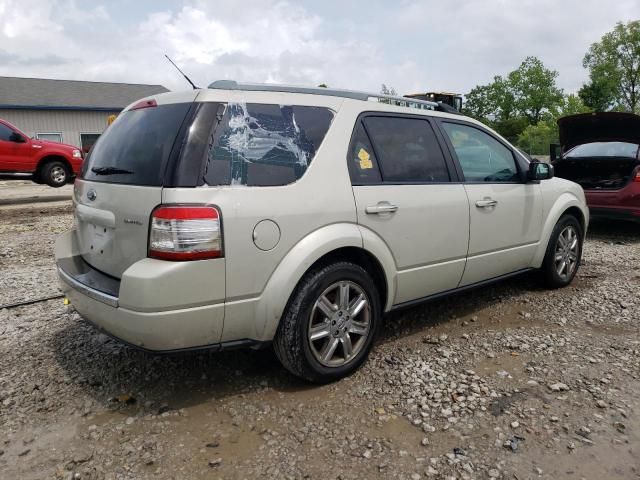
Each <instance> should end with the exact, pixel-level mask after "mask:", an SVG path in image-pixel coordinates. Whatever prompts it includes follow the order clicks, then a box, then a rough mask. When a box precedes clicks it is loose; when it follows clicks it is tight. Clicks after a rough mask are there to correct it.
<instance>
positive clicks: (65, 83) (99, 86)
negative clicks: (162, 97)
mask: <svg viewBox="0 0 640 480" xmlns="http://www.w3.org/2000/svg"><path fill="white" fill-rule="evenodd" d="M167 91H168V90H167V89H166V88H165V87H163V86H162V85H141V84H131V83H107V82H84V81H77V80H50V79H44V78H19V77H0V118H2V119H3V120H6V121H8V122H9V123H12V124H13V125H15V126H16V127H18V128H19V129H20V130H22V131H23V132H24V133H26V134H27V135H29V136H32V137H35V138H39V139H42V140H52V141H56V142H63V143H68V144H71V145H76V146H78V147H80V148H82V150H84V151H85V153H86V152H88V151H89V148H91V145H93V144H94V142H95V141H96V140H97V138H98V137H99V136H100V134H101V133H102V132H103V131H104V129H105V128H106V127H107V118H108V117H109V115H113V114H118V113H119V112H120V111H122V109H123V108H124V107H126V106H127V105H129V104H130V103H131V102H133V101H134V100H137V99H139V98H142V97H146V96H149V95H154V94H157V93H163V92H167Z"/></svg>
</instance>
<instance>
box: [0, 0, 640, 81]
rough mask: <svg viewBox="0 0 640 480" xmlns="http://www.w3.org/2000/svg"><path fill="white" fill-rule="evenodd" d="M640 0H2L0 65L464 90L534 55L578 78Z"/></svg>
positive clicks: (77, 73)
mask: <svg viewBox="0 0 640 480" xmlns="http://www.w3.org/2000/svg"><path fill="white" fill-rule="evenodd" d="M639 18H640V1H639V0H615V1H604V0H563V1H558V0H536V1H533V0H518V1H513V0H422V1H418V0H405V1H381V0H357V1H355V0H354V1H349V0H322V1H312V0H309V1H302V2H287V1H271V0H261V1H258V0H242V1H237V0H235V1H234V0H231V1H213V0H212V1H184V2H179V1H166V0H156V1H147V0H113V1H110V2H106V1H105V2H88V1H80V0H78V1H75V0H67V1H52V0H0V75H3V76H24V77H41V78H62V79H78V80H97V81H117V82H132V83H154V84H162V85H164V86H166V87H168V88H170V89H172V90H175V89H183V88H185V87H187V88H188V85H187V84H186V82H184V80H183V79H182V78H181V77H180V76H179V75H178V74H177V72H176V71H175V70H174V69H173V67H171V66H170V65H169V64H168V63H167V62H166V60H165V59H164V58H163V54H164V53H167V54H168V55H169V56H171V57H172V58H173V59H174V61H175V62H176V63H178V64H179V65H180V66H181V67H182V68H183V69H184V70H185V71H186V72H187V73H188V74H189V75H190V76H191V77H192V79H193V80H194V81H195V82H196V83H197V84H198V85H200V86H203V85H207V84H208V83H209V82H211V81H212V80H215V79H221V78H232V79H236V80H242V81H257V82H278V83H293V84H302V85H317V84H319V83H327V84H328V85H329V86H331V87H339V88H349V89H361V90H371V91H379V89H380V84H381V83H385V84H387V85H389V86H393V87H394V88H395V89H396V90H397V91H398V92H399V93H402V94H404V93H412V92H418V91H427V90H449V91H451V90H453V91H457V92H461V93H466V92H468V91H469V90H470V89H471V88H472V87H474V86H475V85H477V84H481V83H487V82H488V81H490V80H491V79H492V78H493V76H494V75H497V74H505V73H507V72H509V71H510V70H513V69H515V68H516V67H517V66H518V65H519V63H520V62H521V61H522V60H523V59H524V58H525V57H526V56H528V55H535V56H538V57H539V58H540V59H541V60H542V61H543V62H544V63H545V65H547V66H548V67H551V68H553V69H555V70H558V72H559V73H560V76H559V79H558V83H559V85H560V87H562V88H564V89H565V91H567V92H575V91H576V90H577V89H578V88H580V86H581V84H582V83H583V82H584V81H585V80H586V78H587V74H586V72H585V70H584V69H583V68H582V58H583V56H584V53H585V52H586V50H587V49H588V47H589V45H590V44H591V43H593V42H594V41H597V40H598V39H599V38H600V37H601V36H602V35H603V34H604V33H605V32H607V31H609V30H611V29H612V28H613V26H614V25H615V23H616V22H617V21H625V22H626V21H629V20H635V19H639Z"/></svg>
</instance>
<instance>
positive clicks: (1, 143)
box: [0, 122, 33, 172]
mask: <svg viewBox="0 0 640 480" xmlns="http://www.w3.org/2000/svg"><path fill="white" fill-rule="evenodd" d="M18 138H21V139H23V140H24V141H21V142H18V141H16V139H18ZM30 157H31V147H30V145H29V141H28V140H27V139H26V138H25V137H24V136H23V135H22V134H20V133H18V132H16V131H15V130H13V129H12V128H10V127H9V126H8V125H5V124H4V123H1V122H0V171H6V172H28V171H31V170H33V166H32V165H31V163H32V162H30Z"/></svg>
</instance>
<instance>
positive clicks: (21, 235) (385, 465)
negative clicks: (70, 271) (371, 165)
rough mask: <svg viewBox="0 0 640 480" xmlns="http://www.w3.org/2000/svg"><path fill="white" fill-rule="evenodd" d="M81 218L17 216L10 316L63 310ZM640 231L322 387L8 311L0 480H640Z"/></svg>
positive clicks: (32, 211) (599, 241) (530, 279)
mask: <svg viewBox="0 0 640 480" xmlns="http://www.w3.org/2000/svg"><path fill="white" fill-rule="evenodd" d="M71 225H72V217H71V214H70V207H69V205H68V204H66V203H61V204H51V205H30V206H24V205H22V206H19V207H13V208H7V207H3V208H1V209H0V272H1V276H0V292H1V295H0V304H7V303H12V302H16V301H20V300H25V299H30V298H35V297H44V296H48V295H53V294H55V293H57V286H56V281H55V273H54V268H53V264H52V247H53V242H54V239H55V237H56V235H58V234H59V233H60V232H62V231H65V230H67V229H69V228H70V227H71ZM638 265H640V228H639V227H638V226H634V225H627V224H621V223H610V222H607V223H599V224H594V225H592V226H591V230H590V234H589V238H588V241H587V243H586V245H585V252H584V264H583V265H582V267H581V269H580V271H579V274H578V277H577V278H576V280H575V281H574V283H573V285H572V286H570V287H568V288H566V289H563V290H557V291H547V290H543V289H541V288H540V287H538V286H537V283H536V279H535V277H534V276H524V277H520V278H517V279H515V280H510V281H508V282H503V283H500V284H497V285H495V286H492V287H487V288H483V289H480V290H476V291H474V292H472V293H465V294H461V295H456V296H453V297H451V298H448V299H444V300H439V301H434V302H432V303H429V304H427V305H424V306H420V307H417V308H413V309H411V310H406V311H404V312H398V313H394V314H392V315H390V316H389V317H388V318H387V322H386V325H385V329H384V332H383V334H382V335H381V337H380V338H379V340H378V341H377V343H376V346H375V348H374V350H373V352H372V355H371V357H370V359H369V361H368V362H367V363H366V365H365V366H364V367H363V368H362V369H361V370H359V371H358V372H357V373H356V374H354V375H352V376H351V377H350V378H347V379H345V380H342V381H340V382H337V383H335V384H332V385H327V386H321V387H318V386H311V385H308V384H305V383H303V382H302V381H299V380H298V379H296V378H293V377H292V376H290V375H288V374H287V373H286V372H285V371H284V370H283V369H282V368H281V367H280V366H279V365H278V363H277V361H276V359H275V357H274V355H273V353H272V352H271V351H270V350H268V349H267V350H263V351H234V352H225V353H220V354H211V353H191V354H180V355H171V356H159V355H155V356H154V355H149V354H146V353H142V352H139V351H135V350H132V349H130V348H128V347H125V346H123V345H121V344H119V343H117V342H115V341H113V340H111V339H109V338H108V337H106V336H104V335H102V334H99V333H98V332H97V331H96V330H94V329H93V328H92V327H90V326H89V325H87V324H85V323H84V322H83V321H81V319H80V318H79V316H78V315H77V314H76V313H74V312H73V310H72V309H71V308H69V307H66V306H65V305H63V303H62V300H60V299H58V300H51V301H47V302H41V303H37V304H34V305H29V306H24V307H18V308H10V309H3V310H0V367H1V368H0V478H7V479H9V478H21V479H41V478H60V479H72V478H80V479H139V478H159V479H178V478H180V479H183V478H207V479H209V478H231V479H235V478H238V479H242V478H312V479H330V478H331V479H356V478H397V479H411V480H414V479H420V478H434V479H439V478H443V479H450V478H451V479H453V478H456V479H472V478H478V479H484V478H504V479H507V478H508V479H528V478H531V479H537V478H545V479H557V478H568V479H573V478H575V479H581V478H585V479H605V478H606V479H638V478H640V400H639V399H640V360H639V358H640V356H639V353H640V333H639V329H638V326H639V324H640V295H639V293H640V270H639V269H638Z"/></svg>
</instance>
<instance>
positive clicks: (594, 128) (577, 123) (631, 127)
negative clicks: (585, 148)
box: [558, 112, 640, 153]
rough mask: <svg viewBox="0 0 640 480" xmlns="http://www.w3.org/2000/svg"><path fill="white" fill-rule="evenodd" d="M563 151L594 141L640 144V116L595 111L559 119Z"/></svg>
mask: <svg viewBox="0 0 640 480" xmlns="http://www.w3.org/2000/svg"><path fill="white" fill-rule="evenodd" d="M558 128H559V133H560V138H559V140H560V145H561V147H562V152H563V153H564V152H567V151H569V150H570V149H572V148H573V147H575V146H578V145H582V144H583V143H592V142H628V143H637V144H640V116H638V115H634V114H633V113H624V112H594V113H580V114H578V115H569V116H568V117H562V118H559V119H558Z"/></svg>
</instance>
